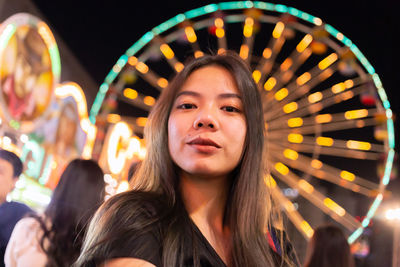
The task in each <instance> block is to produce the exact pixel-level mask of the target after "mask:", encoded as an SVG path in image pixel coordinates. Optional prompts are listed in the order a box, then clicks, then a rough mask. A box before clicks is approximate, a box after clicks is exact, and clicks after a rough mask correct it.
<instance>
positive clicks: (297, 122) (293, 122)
mask: <svg viewBox="0 0 400 267" xmlns="http://www.w3.org/2000/svg"><path fill="white" fill-rule="evenodd" d="M287 124H288V126H289V127H292V128H293V127H300V126H302V125H303V119H302V118H299V117H297V118H291V119H289V120H288V122H287Z"/></svg>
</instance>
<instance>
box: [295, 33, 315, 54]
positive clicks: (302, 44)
mask: <svg viewBox="0 0 400 267" xmlns="http://www.w3.org/2000/svg"><path fill="white" fill-rule="evenodd" d="M312 40H313V37H312V35H311V34H306V35H305V36H304V37H303V39H302V40H301V41H300V43H299V44H298V45H297V46H296V50H297V52H299V53H302V52H303V51H304V50H305V49H306V48H307V47H308V46H309V45H310V43H311V42H312Z"/></svg>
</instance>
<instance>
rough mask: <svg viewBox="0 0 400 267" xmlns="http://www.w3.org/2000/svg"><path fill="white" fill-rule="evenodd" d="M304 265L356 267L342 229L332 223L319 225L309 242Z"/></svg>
mask: <svg viewBox="0 0 400 267" xmlns="http://www.w3.org/2000/svg"><path fill="white" fill-rule="evenodd" d="M304 267H355V263H354V258H353V256H352V254H351V251H350V245H349V243H348V242H347V238H346V236H345V234H344V233H343V231H342V229H340V228H339V227H337V226H335V225H331V224H328V225H322V226H319V227H317V228H316V229H315V230H314V235H313V236H312V238H311V240H310V242H309V244H308V248H307V255H306V260H305V264H304Z"/></svg>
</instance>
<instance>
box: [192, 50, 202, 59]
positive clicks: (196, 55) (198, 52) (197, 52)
mask: <svg viewBox="0 0 400 267" xmlns="http://www.w3.org/2000/svg"><path fill="white" fill-rule="evenodd" d="M202 56H204V53H203V52H202V51H200V50H196V52H194V57H195V58H199V57H202Z"/></svg>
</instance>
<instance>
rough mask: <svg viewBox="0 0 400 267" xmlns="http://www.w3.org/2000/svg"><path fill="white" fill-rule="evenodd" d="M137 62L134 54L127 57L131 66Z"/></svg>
mask: <svg viewBox="0 0 400 267" xmlns="http://www.w3.org/2000/svg"><path fill="white" fill-rule="evenodd" d="M137 63H138V59H137V57H135V56H131V57H129V59H128V64H129V65H131V66H136V64H137Z"/></svg>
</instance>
